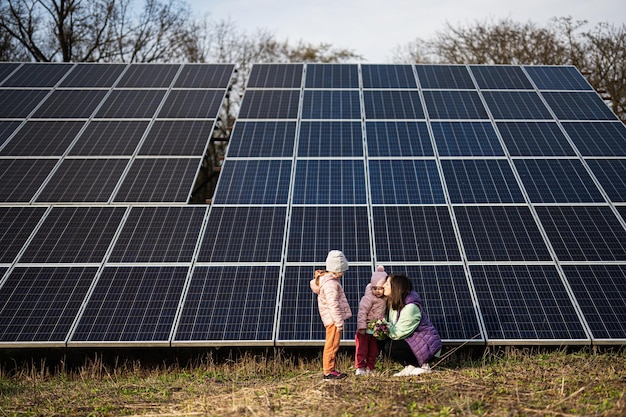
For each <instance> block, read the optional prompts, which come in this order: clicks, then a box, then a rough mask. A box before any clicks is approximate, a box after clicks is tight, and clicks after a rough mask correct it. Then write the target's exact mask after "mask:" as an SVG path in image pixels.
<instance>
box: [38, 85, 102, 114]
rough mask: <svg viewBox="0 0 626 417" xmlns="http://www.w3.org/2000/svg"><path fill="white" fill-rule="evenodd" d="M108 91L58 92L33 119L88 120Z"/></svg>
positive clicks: (39, 109) (49, 98) (52, 95)
mask: <svg viewBox="0 0 626 417" xmlns="http://www.w3.org/2000/svg"><path fill="white" fill-rule="evenodd" d="M105 95H106V91H103V90H93V91H89V90H56V91H54V92H53V93H52V94H51V95H50V97H48V98H47V99H46V101H44V103H43V104H42V105H41V107H39V108H38V109H37V111H36V112H35V113H34V114H33V117H38V118H42V119H43V118H50V119H70V118H74V119H78V118H83V119H86V118H88V117H89V116H91V114H92V113H93V111H94V110H95V109H96V107H98V105H99V104H100V102H101V101H102V99H103V98H104V96H105Z"/></svg>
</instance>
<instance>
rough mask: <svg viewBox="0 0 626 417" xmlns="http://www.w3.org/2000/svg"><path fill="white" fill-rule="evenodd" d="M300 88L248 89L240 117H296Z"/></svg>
mask: <svg viewBox="0 0 626 417" xmlns="http://www.w3.org/2000/svg"><path fill="white" fill-rule="evenodd" d="M299 101H300V90H277V91H272V90H270V91H265V90H247V91H246V93H245V95H244V97H243V100H242V103H241V110H239V116H238V117H239V119H296V118H297V117H298V104H299Z"/></svg>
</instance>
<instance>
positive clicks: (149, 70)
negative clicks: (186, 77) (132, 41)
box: [116, 63, 180, 88]
mask: <svg viewBox="0 0 626 417" xmlns="http://www.w3.org/2000/svg"><path fill="white" fill-rule="evenodd" d="M179 68H180V65H178V64H152V63H151V64H134V65H131V66H129V67H128V68H127V69H126V72H125V73H124V75H123V76H122V78H121V79H120V81H119V82H118V83H117V85H116V87H119V88H124V87H129V88H159V87H161V88H167V87H169V86H170V84H171V83H172V81H173V80H174V77H175V76H176V73H177V72H178V70H179Z"/></svg>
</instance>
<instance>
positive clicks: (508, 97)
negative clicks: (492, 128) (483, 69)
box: [482, 91, 552, 120]
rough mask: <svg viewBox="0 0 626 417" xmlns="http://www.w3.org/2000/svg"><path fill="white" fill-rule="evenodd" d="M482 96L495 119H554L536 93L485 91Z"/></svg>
mask: <svg viewBox="0 0 626 417" xmlns="http://www.w3.org/2000/svg"><path fill="white" fill-rule="evenodd" d="M482 94H483V97H484V98H485V101H486V103H487V106H488V107H489V110H490V111H491V114H492V115H493V117H494V119H500V120H502V119H509V120H516V119H522V120H524V119H525V120H528V119H535V120H547V119H552V115H551V114H550V111H549V110H548V108H547V107H546V106H545V105H544V104H543V102H542V101H541V98H540V97H539V96H538V95H537V93H535V92H530V91H483V93H482Z"/></svg>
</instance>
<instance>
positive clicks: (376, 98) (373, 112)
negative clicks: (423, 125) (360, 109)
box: [363, 90, 424, 120]
mask: <svg viewBox="0 0 626 417" xmlns="http://www.w3.org/2000/svg"><path fill="white" fill-rule="evenodd" d="M363 105H364V106H365V117H366V118H367V119H374V120H375V119H379V120H385V119H402V120H406V119H423V118H424V109H423V108H422V103H421V101H420V96H419V94H418V92H417V91H411V90H400V91H395V90H371V91H363Z"/></svg>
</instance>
